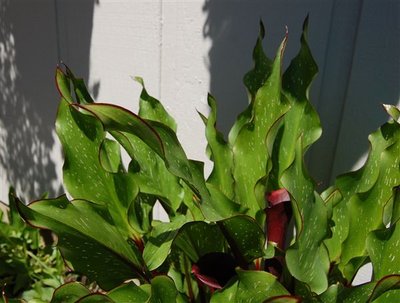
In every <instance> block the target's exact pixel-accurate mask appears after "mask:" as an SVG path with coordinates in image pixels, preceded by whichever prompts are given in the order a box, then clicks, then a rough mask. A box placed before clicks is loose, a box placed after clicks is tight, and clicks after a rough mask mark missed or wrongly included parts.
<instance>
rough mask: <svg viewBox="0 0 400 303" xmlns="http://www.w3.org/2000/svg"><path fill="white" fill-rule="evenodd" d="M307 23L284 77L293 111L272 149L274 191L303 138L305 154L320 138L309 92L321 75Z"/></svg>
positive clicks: (288, 114)
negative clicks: (313, 55)
mask: <svg viewBox="0 0 400 303" xmlns="http://www.w3.org/2000/svg"><path fill="white" fill-rule="evenodd" d="M307 31H308V19H306V20H305V22H304V25H303V34H302V36H301V40H300V42H301V48H300V51H299V53H298V54H297V56H296V57H295V58H294V59H293V60H292V62H291V63H290V65H289V67H288V69H287V70H286V71H285V73H284V74H283V77H282V87H283V92H284V95H285V97H286V98H287V100H288V102H289V103H290V106H291V107H290V110H289V111H288V112H287V113H286V114H285V116H284V117H283V118H282V121H281V122H280V123H279V126H278V128H277V130H275V132H276V138H275V142H274V146H273V149H272V156H271V157H272V162H273V164H272V170H271V173H270V180H269V181H270V183H271V184H270V186H271V187H272V188H271V189H273V190H276V189H278V188H281V187H282V185H281V184H280V180H281V178H282V175H283V173H284V171H285V170H286V169H288V167H289V166H290V165H291V164H292V163H293V161H294V158H295V153H296V145H297V141H298V139H299V137H300V136H301V137H302V145H303V153H305V151H306V150H307V148H308V147H309V146H310V145H311V144H312V143H314V142H315V141H316V140H317V139H318V138H319V137H320V135H321V132H322V131H321V126H320V121H319V117H318V114H317V113H316V111H315V110H314V108H313V106H312V105H311V103H310V101H309V100H308V90H309V87H310V85H311V82H312V80H313V79H314V77H315V75H316V74H317V72H318V67H317V64H316V63H315V61H314V58H313V57H312V54H311V50H310V48H309V46H308V43H307Z"/></svg>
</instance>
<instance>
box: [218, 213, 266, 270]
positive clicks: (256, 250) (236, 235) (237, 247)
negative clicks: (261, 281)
mask: <svg viewBox="0 0 400 303" xmlns="http://www.w3.org/2000/svg"><path fill="white" fill-rule="evenodd" d="M218 226H219V227H220V229H221V231H222V233H223V235H224V237H225V239H226V241H227V242H228V244H229V246H230V248H231V250H232V252H233V254H234V256H235V257H236V259H237V261H238V262H239V265H241V266H243V267H246V266H247V264H248V263H250V262H251V261H253V260H255V259H257V258H259V257H262V256H263V255H264V246H265V235H264V231H263V230H262V229H261V227H260V226H259V225H258V223H257V222H256V221H255V220H254V219H253V218H252V217H249V216H246V215H238V216H234V217H231V218H228V219H225V220H222V221H219V222H218Z"/></svg>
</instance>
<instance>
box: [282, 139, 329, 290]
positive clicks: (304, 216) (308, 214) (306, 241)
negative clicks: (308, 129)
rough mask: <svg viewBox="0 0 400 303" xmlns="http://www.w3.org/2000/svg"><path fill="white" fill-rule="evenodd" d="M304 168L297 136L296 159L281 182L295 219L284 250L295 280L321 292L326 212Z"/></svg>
mask: <svg viewBox="0 0 400 303" xmlns="http://www.w3.org/2000/svg"><path fill="white" fill-rule="evenodd" d="M303 165H304V163H303V147H302V137H300V138H299V140H298V142H297V149H296V156H295V160H294V162H293V163H292V164H291V166H290V167H289V168H288V169H287V170H285V172H284V174H283V176H282V180H281V181H282V184H283V185H284V187H285V188H286V189H287V190H288V192H289V193H290V195H291V198H292V206H293V212H294V217H295V220H296V241H295V242H294V244H293V245H291V246H290V247H289V248H288V250H287V251H286V258H285V259H286V263H287V267H288V269H289V271H290V273H291V274H292V275H293V276H294V277H295V278H296V279H298V280H299V281H302V282H304V283H307V284H308V285H309V287H310V288H311V290H312V291H314V292H316V293H322V292H323V291H325V290H326V289H327V287H328V280H327V274H328V269H329V256H328V253H327V250H326V248H325V246H324V245H323V244H322V241H323V240H324V239H326V238H327V237H328V235H329V229H328V213H329V212H328V209H327V207H326V206H325V205H324V202H323V200H322V199H321V197H320V196H319V195H318V194H317V193H316V192H314V183H313V181H312V180H311V178H310V177H309V176H308V175H307V174H306V172H305V168H304V166H303Z"/></svg>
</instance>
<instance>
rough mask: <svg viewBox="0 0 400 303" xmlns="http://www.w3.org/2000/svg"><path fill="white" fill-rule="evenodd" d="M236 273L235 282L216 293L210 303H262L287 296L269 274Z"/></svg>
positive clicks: (245, 271) (248, 271) (261, 272)
mask: <svg viewBox="0 0 400 303" xmlns="http://www.w3.org/2000/svg"><path fill="white" fill-rule="evenodd" d="M237 273H238V277H237V281H236V282H234V283H233V284H231V285H228V286H227V287H225V288H223V289H222V290H220V291H217V292H216V293H215V294H214V296H213V297H212V299H211V301H210V302H211V303H219V302H235V303H263V302H265V301H267V299H269V298H272V297H276V296H281V295H288V294H289V292H288V291H287V290H286V289H285V288H284V287H283V286H282V285H281V284H280V283H279V282H278V281H277V280H276V277H275V276H274V275H272V274H270V273H267V272H264V271H251V270H240V269H238V270H237ZM289 302H293V301H289Z"/></svg>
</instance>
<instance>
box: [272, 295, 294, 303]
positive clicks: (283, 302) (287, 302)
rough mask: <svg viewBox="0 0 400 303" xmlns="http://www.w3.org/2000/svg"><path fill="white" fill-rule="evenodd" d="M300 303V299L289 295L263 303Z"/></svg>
mask: <svg viewBox="0 0 400 303" xmlns="http://www.w3.org/2000/svg"><path fill="white" fill-rule="evenodd" d="M300 302H301V298H299V297H294V296H289V295H283V296H276V297H272V298H270V299H268V300H266V301H264V303H300Z"/></svg>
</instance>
